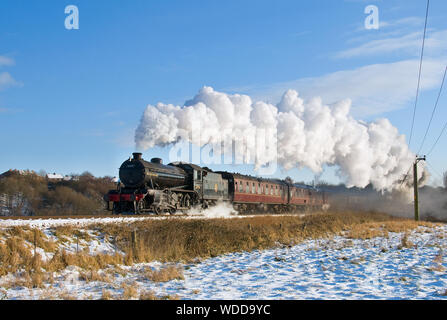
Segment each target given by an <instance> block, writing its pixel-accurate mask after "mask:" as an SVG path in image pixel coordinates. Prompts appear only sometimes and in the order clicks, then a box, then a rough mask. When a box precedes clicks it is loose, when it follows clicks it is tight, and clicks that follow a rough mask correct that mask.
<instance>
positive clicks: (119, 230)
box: [0, 212, 433, 298]
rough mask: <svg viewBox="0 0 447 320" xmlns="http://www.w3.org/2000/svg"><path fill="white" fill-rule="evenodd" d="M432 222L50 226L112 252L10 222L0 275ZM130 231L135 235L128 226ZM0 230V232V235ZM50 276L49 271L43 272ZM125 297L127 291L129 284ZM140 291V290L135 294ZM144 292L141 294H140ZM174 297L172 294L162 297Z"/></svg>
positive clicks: (344, 216)
mask: <svg viewBox="0 0 447 320" xmlns="http://www.w3.org/2000/svg"><path fill="white" fill-rule="evenodd" d="M421 225H423V226H428V227H430V226H433V224H431V223H427V222H414V221H412V220H406V219H399V218H393V217H390V216H388V215H386V214H380V213H346V212H342V213H316V214H312V215H306V216H304V217H298V216H293V215H291V216H259V217H243V218H237V219H191V220H189V219H180V218H173V219H169V220H144V221H138V222H134V223H131V224H103V225H96V226H91V227H90V229H89V230H87V231H82V232H79V230H77V229H76V227H75V226H62V227H57V228H54V230H53V233H54V234H55V235H57V236H59V237H62V238H63V237H65V238H67V239H71V240H69V241H73V239H75V238H76V236H77V237H78V238H79V239H83V240H86V241H87V240H89V239H90V238H89V237H90V235H89V232H94V233H96V234H100V235H101V237H104V238H105V239H112V240H111V241H112V243H115V244H116V247H117V250H118V251H120V252H124V253H125V254H124V256H123V255H122V254H120V253H116V254H97V255H91V254H90V253H89V252H88V250H87V251H81V252H78V253H67V252H66V251H64V250H59V249H58V250H56V248H57V245H56V244H55V243H54V242H52V241H49V240H48V238H47V237H46V236H45V234H44V233H43V232H42V231H40V230H38V229H30V228H27V227H14V228H9V229H7V230H2V234H3V236H4V237H3V241H1V242H0V276H2V275H6V274H8V273H17V272H21V273H22V276H21V278H20V279H21V280H17V283H15V284H14V283H13V284H10V285H21V286H25V287H28V288H35V287H42V286H44V285H45V284H46V283H52V282H53V281H54V279H52V273H53V272H56V271H59V270H63V269H65V268H66V267H67V266H78V267H80V268H82V269H83V270H84V271H83V272H82V273H81V275H80V278H81V279H83V280H84V281H87V282H88V281H104V282H108V281H110V279H109V278H108V275H107V274H101V273H98V270H100V269H110V270H112V272H116V273H119V274H125V271H123V270H122V269H120V268H119V265H123V264H125V265H131V264H133V263H135V262H148V261H153V260H158V261H162V262H179V261H183V262H184V261H194V260H196V259H202V258H207V257H214V256H218V255H221V254H225V253H229V252H236V251H251V250H254V249H266V248H272V247H275V246H277V245H278V244H280V245H292V244H298V243H300V242H301V241H303V240H306V239H318V238H327V237H332V236H334V235H337V234H341V233H342V232H348V234H349V237H351V238H362V239H367V238H372V237H376V236H386V235H387V233H388V232H407V233H408V232H409V231H410V230H412V229H414V228H416V227H418V226H421ZM134 230H136V241H132V237H131V233H132V231H134ZM5 235H6V236H5ZM34 243H36V244H37V247H39V248H43V249H44V250H45V251H49V252H54V255H53V257H52V259H50V260H48V261H43V260H42V258H41V257H40V255H39V254H36V255H34V250H33V249H34V245H33V244H34ZM406 246H411V244H410V243H409V241H408V235H404V237H403V238H402V247H406ZM49 275H51V277H50V276H49ZM145 276H146V277H147V278H148V279H150V280H151V281H156V282H163V281H169V280H172V279H183V271H182V270H181V269H179V268H177V267H175V266H170V267H167V268H162V269H161V270H159V271H154V270H148V271H146V273H145ZM129 290H131V289H128V292H126V297H131V298H135V297H136V295H135V294H134V293H133V292H131V291H129ZM140 296H142V295H140ZM143 296H144V294H143ZM170 298H175V297H170Z"/></svg>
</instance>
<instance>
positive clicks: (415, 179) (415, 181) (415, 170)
mask: <svg viewBox="0 0 447 320" xmlns="http://www.w3.org/2000/svg"><path fill="white" fill-rule="evenodd" d="M419 161H425V156H423V157H418V156H416V160H415V161H414V164H413V187H414V220H415V221H419V197H418V162H419Z"/></svg>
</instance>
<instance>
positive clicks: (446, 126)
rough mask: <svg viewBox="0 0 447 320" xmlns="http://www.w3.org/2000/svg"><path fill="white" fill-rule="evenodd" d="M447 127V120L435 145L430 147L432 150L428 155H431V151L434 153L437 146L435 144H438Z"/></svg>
mask: <svg viewBox="0 0 447 320" xmlns="http://www.w3.org/2000/svg"><path fill="white" fill-rule="evenodd" d="M446 128H447V121H446V123H445V125H444V127H443V128H442V130H441V133H440V134H439V136H438V139H436V141H435V143H434V144H433V146H432V147H431V148H430V151H428V153H427V156H429V155H430V153H432V151H433V149H434V148H435V146H436V145H437V144H438V141H439V139H441V136H442V134H443V133H444V131H445V129H446Z"/></svg>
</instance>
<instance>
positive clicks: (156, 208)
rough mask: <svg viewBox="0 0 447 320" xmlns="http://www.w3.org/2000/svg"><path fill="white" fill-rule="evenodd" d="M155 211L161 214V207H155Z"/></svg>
mask: <svg viewBox="0 0 447 320" xmlns="http://www.w3.org/2000/svg"><path fill="white" fill-rule="evenodd" d="M154 213H155V214H156V215H157V216H159V215H160V213H161V209H160V208H159V207H154Z"/></svg>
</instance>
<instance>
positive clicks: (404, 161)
mask: <svg viewBox="0 0 447 320" xmlns="http://www.w3.org/2000/svg"><path fill="white" fill-rule="evenodd" d="M350 108H351V101H350V100H349V99H346V100H342V101H340V102H337V103H335V104H332V105H325V104H324V103H323V101H322V100H321V98H313V99H311V100H309V101H307V102H305V101H304V100H303V99H301V98H300V97H299V95H298V93H297V92H296V91H295V90H288V91H286V92H285V93H284V95H283V96H282V98H281V101H280V102H279V103H278V104H277V105H272V104H270V103H266V102H262V101H258V102H253V101H252V99H251V98H250V97H249V96H247V95H239V94H233V95H231V94H226V93H222V92H217V91H215V90H214V89H213V88H211V87H203V88H202V89H201V90H200V91H199V93H198V94H197V95H196V96H195V97H194V98H193V99H192V100H190V101H187V102H186V103H185V106H183V107H180V106H174V105H166V104H163V103H158V104H157V105H155V106H152V105H149V106H148V107H147V108H146V110H145V111H144V114H143V116H142V118H141V122H140V124H139V126H138V128H137V130H136V133H135V142H136V145H137V148H138V149H140V150H141V149H142V150H146V149H149V148H152V147H154V146H166V145H169V144H173V143H176V142H178V141H188V142H191V143H194V144H196V145H198V146H204V145H207V144H211V145H215V144H220V143H221V141H228V140H229V141H232V142H234V143H235V145H236V148H235V149H236V150H235V153H236V154H238V153H247V152H248V153H249V154H250V155H251V160H253V161H254V163H255V165H256V167H257V168H258V167H259V166H261V165H265V164H267V163H269V162H272V161H275V160H277V162H278V164H279V165H280V166H281V167H282V168H284V169H286V170H288V169H291V168H295V167H298V168H302V167H308V168H310V169H311V170H312V171H313V172H315V173H316V174H319V173H321V172H322V170H323V166H324V165H329V166H337V167H338V174H339V176H340V177H341V178H342V179H343V180H344V181H345V183H346V184H347V186H348V187H351V186H356V187H365V186H367V185H368V184H370V183H371V184H372V185H373V186H374V187H375V189H377V190H392V189H394V188H396V187H398V186H399V185H400V181H399V180H400V179H402V177H403V176H404V175H405V174H406V173H407V171H408V169H409V168H410V167H411V164H412V162H413V161H414V157H415V155H414V154H413V153H412V152H411V151H410V150H409V148H408V146H407V144H406V142H405V137H404V136H403V135H401V134H399V132H398V130H397V129H396V128H395V127H394V126H393V125H392V124H391V123H390V122H389V121H388V120H387V119H379V120H376V121H374V122H371V123H366V122H363V121H358V120H355V119H354V118H353V117H352V116H351V115H350ZM197 129H199V130H200V135H198V134H197V132H195V130H197ZM260 132H263V133H266V134H267V135H268V136H267V137H265V141H267V142H268V143H267V144H266V145H262V144H259V143H257V140H256V136H257V135H259V133H260ZM269 141H270V142H271V141H274V142H275V143H276V144H275V145H274V147H272V146H273V145H269V143H270V142H269ZM268 148H270V151H271V150H272V149H274V150H275V152H266V151H265V150H266V149H268ZM224 151H225V150H224ZM420 172H421V176H422V172H423V170H422V169H421V170H420ZM411 175H412V172H411V171H410V174H409V177H411Z"/></svg>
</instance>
